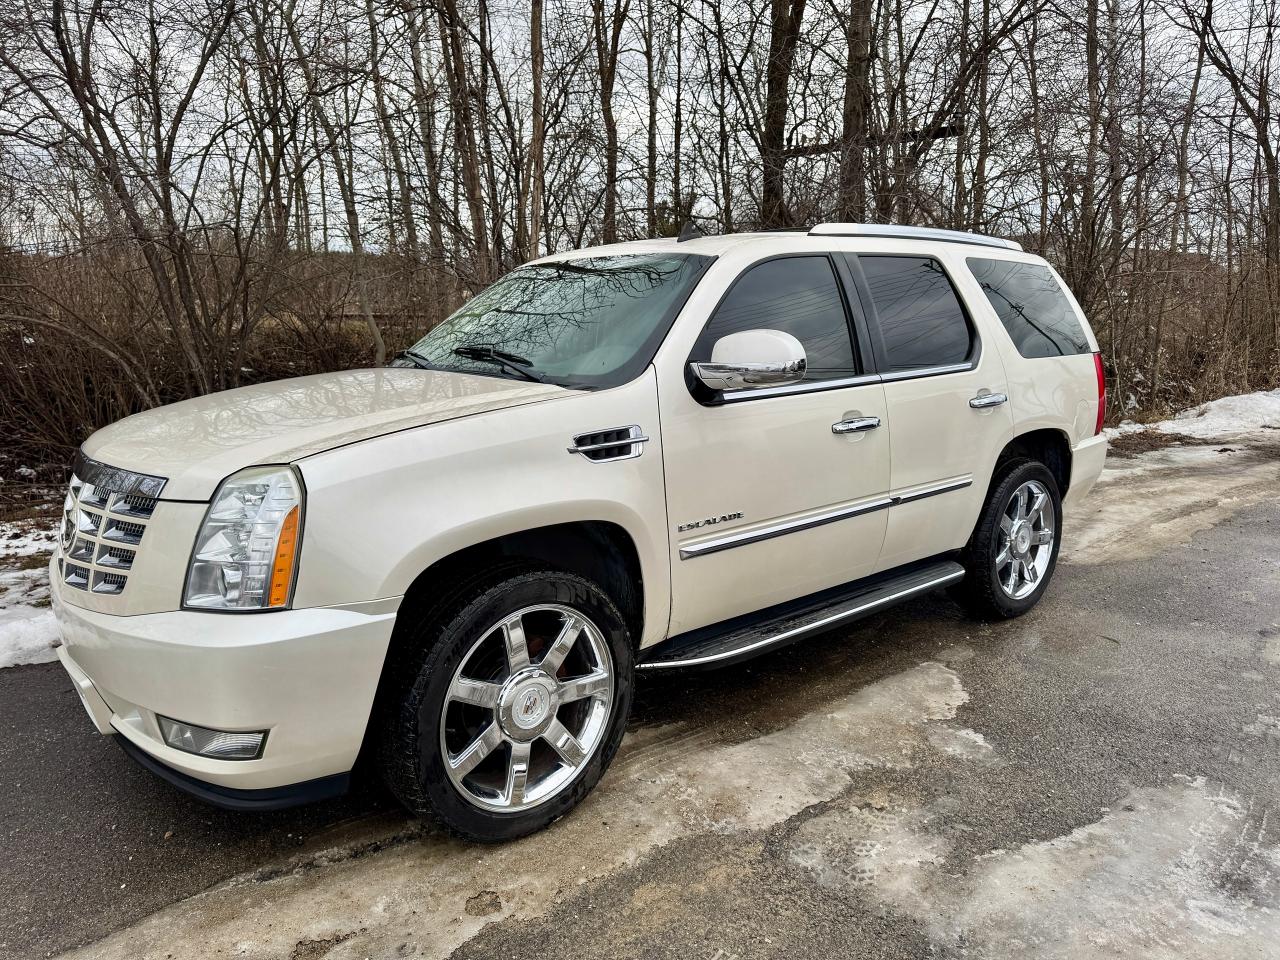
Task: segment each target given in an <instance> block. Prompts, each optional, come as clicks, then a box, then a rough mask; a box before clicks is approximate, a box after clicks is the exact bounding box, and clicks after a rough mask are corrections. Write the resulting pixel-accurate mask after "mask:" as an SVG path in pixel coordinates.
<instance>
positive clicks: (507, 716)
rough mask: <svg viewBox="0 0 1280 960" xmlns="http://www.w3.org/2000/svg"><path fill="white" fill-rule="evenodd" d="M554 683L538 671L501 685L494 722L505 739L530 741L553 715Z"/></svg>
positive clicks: (540, 731) (549, 721)
mask: <svg viewBox="0 0 1280 960" xmlns="http://www.w3.org/2000/svg"><path fill="white" fill-rule="evenodd" d="M556 686H557V684H556V681H555V680H554V679H553V678H552V677H550V676H549V675H547V674H546V673H544V672H543V671H541V670H538V669H531V670H522V671H521V672H520V673H517V674H515V675H514V676H512V677H511V678H510V679H509V680H508V681H507V682H506V683H505V684H503V687H502V692H501V693H500V694H499V696H498V722H499V723H500V724H501V725H502V728H503V730H505V731H506V733H507V735H508V736H510V737H513V738H515V739H517V740H532V739H533V738H534V737H536V736H539V735H540V734H542V733H543V732H544V731H545V730H546V728H547V727H548V726H550V725H551V721H552V720H553V719H555V715H556V708H557V706H558V705H557V703H556Z"/></svg>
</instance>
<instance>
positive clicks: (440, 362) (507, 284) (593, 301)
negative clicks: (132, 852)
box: [394, 253, 711, 387]
mask: <svg viewBox="0 0 1280 960" xmlns="http://www.w3.org/2000/svg"><path fill="white" fill-rule="evenodd" d="M710 262H711V258H710V257H702V256H698V255H696V254H667V253H662V254H628V255H625V256H610V257H584V258H581V259H576V260H561V261H557V262H554V263H543V264H536V265H534V266H529V267H522V268H520V269H518V270H514V271H512V272H511V273H509V274H507V275H506V276H505V277H503V278H502V279H501V280H499V281H498V282H497V283H495V284H493V286H491V287H489V288H487V289H486V290H484V291H483V292H482V293H479V294H477V295H476V296H475V297H473V298H472V299H471V300H469V301H468V302H467V303H466V304H465V305H464V306H463V307H462V308H461V309H459V310H458V311H457V312H456V313H454V314H453V315H451V316H450V317H449V318H448V319H446V320H444V321H443V322H442V323H440V324H439V325H437V326H436V327H434V328H433V329H432V330H431V332H430V333H428V334H427V335H426V336H425V337H423V338H422V339H421V340H419V341H418V342H417V343H415V344H414V345H413V346H412V347H411V348H410V349H409V350H407V351H405V353H404V354H403V355H401V356H400V357H399V358H398V359H397V360H395V361H394V364H395V365H396V366H414V365H415V364H416V365H418V366H425V367H429V368H430V369H441V370H457V371H459V372H462V373H478V374H484V375H487V376H499V377H510V378H512V379H523V380H542V381H545V382H548V383H556V384H560V385H562V386H570V387H604V386H616V385H617V384H621V383H625V382H627V381H628V380H630V379H632V378H633V377H635V376H636V375H637V374H638V373H639V372H640V371H641V370H643V369H644V368H645V367H646V366H647V365H648V364H649V362H650V361H651V360H652V359H653V354H654V352H655V351H656V350H657V348H658V343H659V342H660V341H661V340H662V337H663V336H664V335H665V334H666V331H667V328H668V327H669V326H670V325H671V321H672V320H673V319H674V318H675V315H676V312H677V311H678V310H679V309H680V307H681V306H682V305H683V304H684V301H685V299H686V298H687V297H688V296H689V293H690V291H692V289H693V286H694V284H695V283H696V282H697V280H698V278H699V277H700V276H701V275H702V273H703V271H704V270H706V268H707V265H708V264H709V263H710Z"/></svg>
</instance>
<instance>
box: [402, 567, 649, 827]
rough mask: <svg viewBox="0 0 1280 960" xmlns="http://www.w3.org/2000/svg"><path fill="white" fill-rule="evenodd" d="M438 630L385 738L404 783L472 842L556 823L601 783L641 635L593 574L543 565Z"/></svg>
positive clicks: (405, 795)
mask: <svg viewBox="0 0 1280 960" xmlns="http://www.w3.org/2000/svg"><path fill="white" fill-rule="evenodd" d="M455 610H456V613H454V614H452V615H451V616H448V620H447V622H445V623H440V622H439V621H437V623H436V624H433V625H426V626H424V629H425V630H426V631H430V632H434V631H436V630H438V631H439V633H438V635H437V636H434V637H432V636H423V637H422V638H421V639H422V641H423V642H424V648H425V649H426V656H425V658H424V659H423V660H422V662H421V664H420V666H419V668H418V671H417V676H416V678H415V679H414V681H413V683H412V685H411V686H410V687H409V689H408V690H407V691H406V692H405V693H404V696H403V699H402V701H401V703H400V704H399V706H398V709H395V710H393V715H392V717H391V724H390V728H389V730H388V731H387V733H386V737H385V739H384V744H383V769H384V773H385V774H386V779H387V781H388V783H389V785H390V787H391V789H392V791H393V792H394V793H395V794H396V795H397V796H398V797H399V798H400V799H401V801H402V802H404V804H405V805H406V806H408V807H409V808H410V809H411V810H413V811H414V812H416V813H420V814H429V815H431V816H433V817H435V818H436V819H438V820H440V821H441V822H443V823H444V825H445V826H446V827H448V828H449V829H450V830H452V831H453V832H455V833H457V834H459V835H461V836H463V837H466V838H468V839H472V840H482V841H494V840H507V839H513V838H515V837H520V836H523V835H525V834H528V833H532V832H533V831H535V830H539V829H541V828H542V827H545V826H547V825H548V824H550V823H551V822H552V821H554V820H555V819H556V818H558V817H560V816H562V815H563V814H565V813H566V812H568V810H569V809H570V808H572V807H573V806H574V805H576V804H577V803H578V802H579V801H580V800H581V799H582V798H583V797H584V796H586V794H587V793H588V792H589V791H590V790H591V788H592V787H594V786H595V784H596V782H597V781H598V780H599V779H600V777H601V775H602V774H603V773H604V770H605V768H606V767H607V766H608V765H609V762H610V761H611V760H612V759H613V755H614V754H615V753H616V752H617V749H618V745H619V743H620V742H621V740H622V734H623V728H624V726H625V724H626V717H627V712H628V710H629V709H630V705H631V689H632V655H631V639H630V636H629V634H628V632H627V628H626V625H625V624H624V622H623V620H622V617H621V615H620V614H619V613H618V610H617V608H616V607H615V606H614V605H613V603H612V602H611V601H610V600H609V598H608V597H607V596H606V595H605V594H604V592H603V591H602V590H601V589H600V588H599V587H598V586H597V585H596V584H594V583H592V582H590V581H588V580H585V579H583V578H581V577H577V576H573V575H570V574H564V573H557V572H552V571H537V572H533V573H526V574H521V575H519V576H515V577H511V578H510V579H507V580H505V581H504V582H502V583H499V584H497V585H495V586H492V587H490V588H488V589H484V590H480V591H477V595H475V596H474V598H473V599H471V600H470V601H469V602H466V600H465V598H464V600H463V602H462V604H461V608H460V609H458V608H455Z"/></svg>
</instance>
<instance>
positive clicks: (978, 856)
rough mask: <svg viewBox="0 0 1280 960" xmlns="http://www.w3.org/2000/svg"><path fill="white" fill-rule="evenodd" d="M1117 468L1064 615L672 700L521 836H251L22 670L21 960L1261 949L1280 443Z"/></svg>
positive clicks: (926, 620) (1276, 657) (277, 826)
mask: <svg viewBox="0 0 1280 960" xmlns="http://www.w3.org/2000/svg"><path fill="white" fill-rule="evenodd" d="M1221 449H1224V448H1222V447H1217V448H1215V447H1213V446H1205V447H1192V448H1175V449H1169V450H1159V451H1154V452H1152V453H1147V454H1143V455H1142V456H1141V457H1137V458H1134V459H1130V460H1116V461H1114V462H1112V464H1111V465H1110V466H1109V468H1108V471H1107V474H1106V479H1105V481H1104V483H1103V484H1101V485H1100V487H1099V488H1098V490H1097V492H1096V493H1095V495H1094V497H1093V498H1092V499H1091V500H1090V502H1089V503H1088V504H1087V505H1086V507H1085V508H1084V509H1083V510H1081V511H1080V513H1079V514H1078V515H1074V516H1069V517H1068V528H1067V533H1066V542H1067V543H1068V545H1069V546H1068V548H1067V550H1066V551H1065V553H1064V557H1063V561H1062V562H1061V563H1060V565H1059V568H1058V572H1057V576H1056V579H1055V582H1054V584H1053V586H1052V588H1051V589H1050V591H1049V594H1048V595H1047V597H1046V598H1045V600H1044V601H1043V602H1042V603H1041V605H1040V606H1039V607H1038V608H1037V609H1036V610H1035V611H1034V612H1033V613H1032V614H1030V615H1028V616H1027V617H1024V618H1022V619H1021V620H1017V621H1014V622H1010V623H1002V624H979V623H974V622H971V621H968V620H965V619H964V618H963V617H961V615H960V614H959V612H958V610H957V609H956V608H955V607H954V606H952V605H951V604H950V602H949V601H948V600H947V599H946V598H945V597H944V596H939V597H935V598H931V599H929V600H926V601H924V602H921V603H917V604H914V605H912V606H908V607H902V608H899V609H897V610H894V611H892V612H890V613H888V614H886V615H884V616H881V617H879V618H877V619H874V620H871V621H865V622H863V623H862V624H860V625H857V626H856V627H854V628H852V629H847V630H844V631H839V632H835V633H832V634H829V635H826V636H823V637H819V638H816V639H814V640H811V641H809V642H807V643H804V644H801V645H797V646H794V647H791V648H789V649H787V650H785V651H781V652H779V653H777V654H774V655H772V656H769V657H766V658H763V659H760V660H757V661H754V662H753V663H751V664H749V665H746V666H744V667H740V668H737V669H730V670H726V671H722V672H719V673H714V674H704V675H699V676H688V677H677V678H662V679H659V680H653V679H646V680H644V681H643V682H642V683H641V684H640V687H639V691H638V705H637V709H636V713H635V717H634V720H633V723H632V726H631V729H630V732H629V734H628V737H627V740H626V742H625V743H624V745H623V749H622V752H621V754H620V756H619V759H618V761H617V762H616V763H615V765H614V767H613V769H612V770H611V771H610V773H609V774H608V776H607V777H606V779H605V780H604V782H603V783H602V784H601V786H600V788H598V789H597V791H596V792H595V793H594V794H593V795H592V796H591V797H590V798H589V799H588V801H587V802H586V803H585V804H584V805H583V806H582V807H580V808H579V810H578V811H577V812H575V813H574V814H573V815H571V816H570V817H568V818H567V819H565V820H563V821H561V822H560V823H558V824H556V825H555V826H554V827H553V828H552V829H550V830H548V831H546V832H544V833H542V834H539V835H537V836H535V837H531V838H528V839H526V840H524V841H521V842H519V843H515V844H510V845H507V846H504V847H473V846H467V845H464V844H461V843H458V842H456V841H452V840H448V839H445V838H443V837H441V836H439V835H438V834H437V833H436V832H435V831H433V830H432V829H431V828H430V827H429V826H423V825H421V824H418V823H415V822H413V821H411V820H409V819H407V818H406V817H405V816H403V815H402V814H401V813H399V812H398V810H397V809H396V808H395V807H394V806H393V805H392V804H391V803H390V802H389V801H388V800H387V799H386V798H385V796H383V795H382V794H381V793H380V792H379V791H378V790H377V789H376V788H375V787H373V786H367V787H365V788H363V789H362V790H361V791H359V792H358V793H356V794H355V795H353V796H350V797H348V798H346V799H344V800H342V801H341V802H336V803H331V804H326V805H321V806H315V807H311V808H304V809H300V810H294V811H285V812H280V813H275V814H270V815H265V814H264V815H254V816H248V815H243V814H229V813H222V812H219V811H215V810H211V809H209V808H206V807H203V806H201V805H200V804H198V803H196V802H194V801H191V800H189V799H187V798H185V797H183V796H182V795H180V794H178V793H176V792H174V791H172V790H171V789H170V788H168V787H167V786H165V785H164V784H162V783H159V782H158V781H156V780H154V779H153V778H151V777H150V776H149V775H148V774H146V773H145V772H143V771H142V770H140V769H139V768H137V767H136V766H134V765H133V764H132V763H131V762H130V761H129V760H128V759H127V758H126V757H125V756H124V754H123V753H122V752H121V751H120V750H119V749H118V748H117V747H116V746H115V745H114V744H113V743H112V742H111V741H110V740H109V739H104V738H101V737H99V736H97V735H96V734H95V733H93V732H92V730H91V728H90V726H89V724H88V721H87V720H86V719H85V718H84V716H83V714H82V712H81V707H80V705H79V703H78V702H77V700H76V697H75V695H74V693H73V692H72V690H71V688H70V685H69V683H68V682H67V681H66V679H65V678H64V677H63V676H62V674H61V672H60V669H59V668H58V667H57V666H56V665H42V666H25V667H15V668H11V669H8V670H0V731H3V733H4V736H3V738H0V770H4V771H5V775H4V777H3V778H0V810H3V811H4V819H3V822H2V825H0V864H3V865H4V866H3V869H0V958H3V960H16V958H28V957H43V956H49V955H56V954H58V953H61V952H63V951H67V950H73V949H74V948H79V949H76V950H75V953H74V955H75V956H77V957H94V958H117V957H119V958H125V957H128V958H131V960H136V958H151V957H154V958H168V957H175V958H183V960H194V958H198V957H248V958H319V957H326V958H330V960H345V958H354V957H377V958H383V957H401V956H424V957H425V956H448V955H450V954H453V955H455V956H459V957H498V956H502V957H507V956H526V955H530V954H534V953H536V954H542V955H552V956H556V957H558V958H573V957H583V958H598V957H608V956H628V957H654V958H658V957H670V958H680V960H689V958H707V960H733V958H739V960H746V958H756V957H761V958H764V957H786V958H788V960H794V958H796V957H830V956H857V957H859V958H876V957H911V958H915V957H924V956H935V957H961V956H964V957H983V958H1003V957H1010V958H1012V957H1018V958H1025V957H1027V956H1035V957H1063V958H1067V957H1152V958H1157V957H1158V958H1172V957H1178V958H1194V957H1204V958H1214V960H1232V958H1241V960H1243V958H1263V957H1273V956H1275V950H1276V946H1275V945H1276V944H1277V943H1280V819H1278V818H1277V817H1276V815H1275V814H1276V808H1277V805H1278V804H1280V499H1278V496H1277V494H1278V493H1280V450H1278V449H1277V448H1276V447H1274V446H1267V445H1265V444H1264V443H1262V442H1260V441H1255V442H1253V443H1251V444H1246V443H1241V442H1233V443H1232V444H1231V445H1230V447H1228V448H1225V449H1226V450H1227V452H1219V451H1220V450H1221Z"/></svg>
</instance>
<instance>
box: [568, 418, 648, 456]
mask: <svg viewBox="0 0 1280 960" xmlns="http://www.w3.org/2000/svg"><path fill="white" fill-rule="evenodd" d="M648 440H649V438H648V437H646V436H645V435H644V431H643V430H641V429H640V428H639V427H638V426H636V425H635V424H632V425H631V426H629V427H613V428H611V429H609V430H597V431H595V432H594V433H580V434H578V435H577V436H576V437H574V438H573V446H571V447H570V448H569V452H570V453H580V454H582V455H583V456H584V457H586V458H587V459H588V460H590V461H592V462H593V463H604V462H606V461H608V460H630V459H631V458H632V457H638V456H640V454H641V453H643V452H644V447H643V444H645V443H647V442H648Z"/></svg>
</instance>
